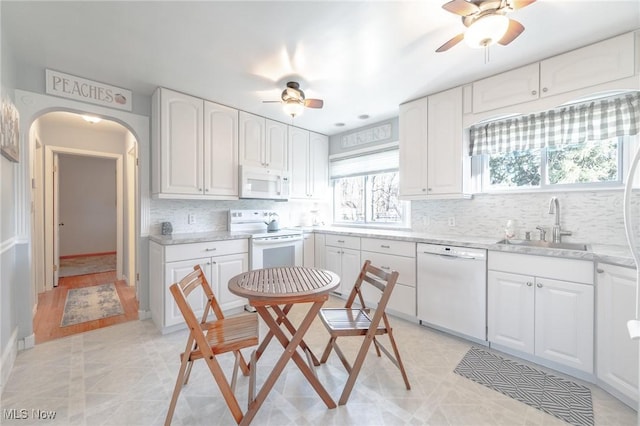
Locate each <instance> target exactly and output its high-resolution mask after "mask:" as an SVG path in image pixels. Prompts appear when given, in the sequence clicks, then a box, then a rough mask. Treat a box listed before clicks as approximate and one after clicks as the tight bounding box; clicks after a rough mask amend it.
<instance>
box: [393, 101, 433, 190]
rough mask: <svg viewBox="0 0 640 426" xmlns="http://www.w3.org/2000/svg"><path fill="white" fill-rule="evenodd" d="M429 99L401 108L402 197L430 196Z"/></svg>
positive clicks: (410, 103) (403, 105)
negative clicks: (428, 153) (428, 151)
mask: <svg viewBox="0 0 640 426" xmlns="http://www.w3.org/2000/svg"><path fill="white" fill-rule="evenodd" d="M427 108H428V102H427V98H422V99H418V100H415V101H413V102H409V103H406V104H402V105H400V196H401V197H411V198H413V197H423V196H426V194H427Z"/></svg>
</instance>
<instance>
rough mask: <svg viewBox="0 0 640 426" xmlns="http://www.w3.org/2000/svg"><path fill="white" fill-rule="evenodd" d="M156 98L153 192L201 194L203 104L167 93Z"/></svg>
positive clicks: (193, 99) (169, 91) (156, 95)
mask: <svg viewBox="0 0 640 426" xmlns="http://www.w3.org/2000/svg"><path fill="white" fill-rule="evenodd" d="M153 98H154V99H153V108H154V111H153V112H154V114H153V115H154V118H155V120H154V128H153V130H154V135H153V136H154V138H153V139H154V147H153V148H154V149H153V165H154V167H153V176H154V179H153V184H154V185H153V186H154V187H153V192H154V193H159V194H176V195H178V194H186V195H197V194H202V191H203V167H204V163H203V161H202V150H203V146H204V136H203V135H204V128H203V125H202V120H203V109H204V101H203V100H202V99H198V98H195V97H193V96H188V95H185V94H183V93H179V92H174V91H172V90H167V89H158V90H156V91H155V92H154V94H153Z"/></svg>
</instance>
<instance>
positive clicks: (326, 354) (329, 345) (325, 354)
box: [320, 336, 336, 364]
mask: <svg viewBox="0 0 640 426" xmlns="http://www.w3.org/2000/svg"><path fill="white" fill-rule="evenodd" d="M335 341H336V337H333V336H331V338H330V339H329V342H328V343H327V347H326V348H324V352H322V357H321V358H320V364H324V363H325V362H327V359H328V358H329V354H331V349H332V348H333V343H334V342H335Z"/></svg>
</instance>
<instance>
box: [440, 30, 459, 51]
mask: <svg viewBox="0 0 640 426" xmlns="http://www.w3.org/2000/svg"><path fill="white" fill-rule="evenodd" d="M463 38H464V33H461V34H458V35H457V36H455V37H454V38H452V39H451V40H449V41H448V42H446V43H445V44H443V45H442V46H440V47H438V48H437V49H436V52H444V51H446V50H449V49H451V48H452V47H453V46H455V45H456V44H458V43H460V42H461V41H462V39H463Z"/></svg>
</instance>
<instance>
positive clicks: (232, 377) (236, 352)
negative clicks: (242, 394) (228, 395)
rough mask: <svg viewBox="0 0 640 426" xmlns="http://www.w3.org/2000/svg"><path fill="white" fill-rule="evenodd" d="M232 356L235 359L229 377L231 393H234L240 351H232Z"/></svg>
mask: <svg viewBox="0 0 640 426" xmlns="http://www.w3.org/2000/svg"><path fill="white" fill-rule="evenodd" d="M233 356H234V358H235V359H236V360H235V361H234V363H233V373H232V376H231V392H233V393H236V382H237V379H238V369H239V368H240V357H241V356H242V354H241V353H240V351H234V352H233Z"/></svg>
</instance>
